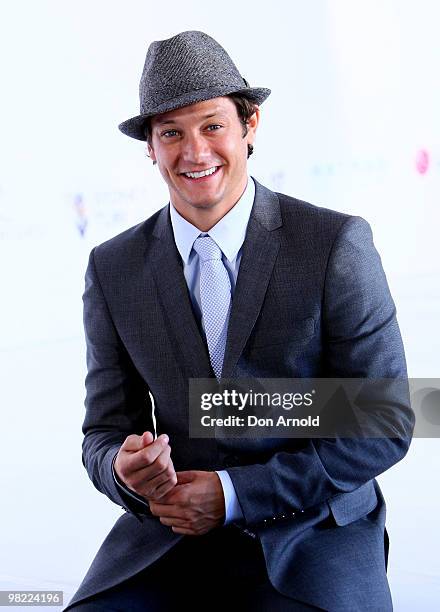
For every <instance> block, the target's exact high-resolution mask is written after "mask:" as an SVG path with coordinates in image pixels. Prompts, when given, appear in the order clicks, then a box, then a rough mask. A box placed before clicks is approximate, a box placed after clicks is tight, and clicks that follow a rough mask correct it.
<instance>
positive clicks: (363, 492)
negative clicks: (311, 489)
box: [327, 480, 378, 526]
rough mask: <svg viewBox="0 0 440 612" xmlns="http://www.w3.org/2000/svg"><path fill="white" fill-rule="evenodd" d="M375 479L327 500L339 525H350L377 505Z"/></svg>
mask: <svg viewBox="0 0 440 612" xmlns="http://www.w3.org/2000/svg"><path fill="white" fill-rule="evenodd" d="M377 502H378V499H377V494H376V490H375V488H374V481H373V480H369V481H368V482H366V483H365V484H363V485H362V486H361V487H359V488H358V489H355V490H354V491H350V493H341V494H340V495H335V496H334V497H331V498H330V499H329V500H327V503H328V505H329V507H330V512H331V513H332V515H333V518H334V519H335V522H336V524H337V525H340V526H342V525H348V524H349V523H354V521H357V520H358V519H360V518H362V517H363V516H366V515H367V514H368V513H369V512H371V511H372V510H374V508H375V507H376V506H377Z"/></svg>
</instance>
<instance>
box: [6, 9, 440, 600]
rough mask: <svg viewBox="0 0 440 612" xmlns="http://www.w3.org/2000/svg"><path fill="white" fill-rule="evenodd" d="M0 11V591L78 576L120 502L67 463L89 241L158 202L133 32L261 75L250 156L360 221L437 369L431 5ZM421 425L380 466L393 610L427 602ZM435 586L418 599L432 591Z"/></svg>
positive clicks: (435, 579)
mask: <svg viewBox="0 0 440 612" xmlns="http://www.w3.org/2000/svg"><path fill="white" fill-rule="evenodd" d="M2 8H3V11H2V17H1V20H0V65H1V73H0V74H1V75H2V77H1V92H2V95H1V113H0V128H1V150H0V239H1V243H0V261H1V272H2V273H1V278H2V294H1V295H2V299H1V302H0V321H1V336H0V372H1V377H2V384H1V387H0V400H1V416H2V421H1V423H2V428H1V445H0V459H1V471H0V487H1V490H2V491H3V503H2V505H1V510H0V512H1V525H0V588H2V589H9V588H12V587H14V588H16V587H18V586H21V587H22V588H26V589H30V588H35V589H42V588H58V589H64V591H65V601H66V602H67V600H68V599H69V597H70V595H71V594H72V593H73V592H74V591H75V589H76V588H77V586H78V584H79V582H80V580H81V578H82V577H83V575H84V573H85V571H86V569H87V568H88V566H89V565H90V562H91V560H92V558H93V556H94V554H95V553H96V551H97V549H98V547H99V545H100V543H101V542H102V540H103V539H104V537H105V535H106V534H107V532H108V531H109V530H110V528H111V526H112V525H113V523H114V520H115V518H116V517H117V516H119V514H120V508H118V507H115V506H113V505H112V504H111V503H110V502H109V501H108V500H107V499H106V498H105V497H104V496H102V495H100V494H99V493H98V492H97V491H96V490H95V489H94V488H93V485H92V484H91V483H90V481H89V480H88V478H87V475H86V472H85V471H84V470H83V468H82V465H81V441H82V435H81V424H82V420H83V417H84V407H83V400H84V384H83V379H84V375H85V347H84V340H83V331H82V310H81V309H82V304H81V295H82V291H83V277H84V271H85V266H86V261H87V257H88V253H89V251H90V249H91V248H92V247H93V246H94V245H95V244H98V243H99V242H101V241H103V240H104V239H106V238H108V237H110V236H113V235H115V234H116V233H119V232H120V231H122V230H123V229H125V228H127V227H129V226H131V225H134V224H135V223H137V222H139V221H141V220H142V219H144V218H146V217H147V216H149V215H150V214H151V213H152V212H153V211H154V210H157V209H158V208H160V207H162V206H163V205H164V204H166V202H167V191H166V189H165V187H164V185H163V183H162V181H161V178H160V176H159V174H158V171H157V169H156V168H153V167H152V165H151V162H150V161H149V160H148V159H146V157H145V147H144V146H143V145H142V143H140V142H137V141H134V140H132V139H129V138H127V137H125V136H123V135H122V134H121V133H120V132H119V131H118V129H117V124H118V123H120V122H121V121H123V120H124V119H127V118H128V117H131V116H133V115H136V114H138V99H137V88H138V81H139V77H140V73H141V70H142V66H143V63H144V59H145V53H146V50H147V46H148V44H149V43H150V42H151V41H152V40H159V39H163V38H168V37H169V36H172V35H174V34H176V33H177V32H179V31H182V30H187V29H201V30H203V31H206V32H207V33H208V34H210V35H212V36H213V37H214V38H216V39H217V40H218V41H219V42H220V43H221V44H222V45H223V46H224V47H225V48H226V49H227V50H228V52H229V53H230V55H231V56H232V58H233V59H234V61H235V62H236V64H237V66H238V67H239V69H240V70H241V72H242V74H243V75H244V76H245V77H246V79H247V80H248V81H249V82H250V83H251V85H254V86H262V87H269V88H271V89H272V95H271V96H270V97H269V99H268V100H267V101H266V102H265V103H264V104H263V106H262V120H261V124H260V128H259V134H258V138H257V142H256V147H255V153H254V155H253V156H252V158H251V160H250V172H251V174H253V175H254V176H255V177H256V178H257V179H258V180H260V181H261V182H262V183H264V184H266V185H267V186H269V187H271V188H273V189H275V190H278V191H283V192H285V193H288V194H290V195H294V196H296V197H299V198H302V199H306V200H308V201H310V202H312V203H315V204H319V205H322V206H326V207H328V208H334V209H337V210H341V211H345V212H349V213H354V214H358V215H361V216H363V217H365V218H366V219H367V220H368V221H369V222H370V224H371V225H372V228H373V233H374V237H375V243H376V245H377V247H378V249H379V252H380V253H381V256H382V260H383V264H384V267H385V270H386V273H387V276H388V280H389V283H390V286H391V290H392V293H393V296H394V299H395V302H396V305H397V310H398V318H399V323H400V326H401V330H402V334H403V337H404V341H405V346H406V351H407V358H408V366H409V373H410V375H411V376H413V377H435V376H437V375H438V372H439V368H438V364H439V360H438V355H439V352H440V333H439V331H438V327H439V326H438V319H439V305H440V287H439V267H440V266H439V262H438V259H439V258H438V254H437V251H438V224H439V221H440V218H439V217H440V215H439V206H438V205H439V195H440V129H439V128H440V120H439V114H438V109H439V108H440V87H439V85H438V83H439V81H438V77H439V73H440V70H439V67H440V61H439V59H440V44H439V42H438V24H439V23H440V5H439V4H438V2H436V0H432V1H428V0H418V1H417V2H415V1H414V2H411V1H409V0H408V1H399V0H396V1H392V0H380V1H379V0H368V1H367V0H357V1H356V2H353V1H350V0H346V1H343V0H328V1H325V0H314V1H313V2H305V1H303V2H300V1H299V0H296V1H290V2H288V1H286V2H281V1H276V0H272V2H253V3H252V4H250V3H238V2H236V1H234V2H230V1H224V2H222V3H221V5H219V4H214V5H213V4H206V3H203V2H200V1H194V2H186V3H181V2H178V1H177V0H170V1H169V2H168V3H167V4H165V3H156V2H149V1H141V0H137V1H135V0H131V1H130V0H126V1H125V2H124V3H122V2H114V1H109V0H107V1H105V2H104V1H96V0H95V2H90V1H88V2H87V1H85V0H76V1H75V2H73V1H70V2H69V1H67V0H65V1H53V2H51V1H50V0H40V1H39V2H38V3H35V2H32V1H28V2H25V1H21V2H20V1H19V0H16V1H14V2H12V1H10V2H4V3H3V4H2ZM439 470H440V444H439V441H438V440H428V439H421V440H420V439H419V440H415V441H414V442H413V445H412V447H411V449H410V451H409V453H408V455H407V457H406V458H405V459H404V460H403V461H402V462H401V463H400V464H398V465H397V466H395V467H394V468H392V469H391V470H389V472H387V473H386V474H384V475H383V476H381V477H380V482H381V485H382V488H383V491H384V494H385V497H386V500H387V503H388V529H389V532H390V538H391V550H390V565H389V576H390V582H391V586H392V591H393V597H394V602H395V609H396V610H397V611H410V610H414V609H416V608H417V609H421V610H424V611H429V610H434V609H438V604H439V602H440V560H439V556H438V545H439V543H440V539H439V536H438V531H437V520H436V519H437V516H438V514H439V511H440V494H439V493H438V473H439ZM436 602H437V605H436Z"/></svg>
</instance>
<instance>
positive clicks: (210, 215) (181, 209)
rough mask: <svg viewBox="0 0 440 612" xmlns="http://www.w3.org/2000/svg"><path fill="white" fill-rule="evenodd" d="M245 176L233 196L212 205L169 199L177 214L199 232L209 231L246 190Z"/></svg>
mask: <svg viewBox="0 0 440 612" xmlns="http://www.w3.org/2000/svg"><path fill="white" fill-rule="evenodd" d="M246 185H247V177H246V181H245V183H244V185H241V186H240V189H239V190H238V191H237V193H236V194H234V196H232V197H231V198H230V199H229V200H227V201H221V202H218V203H216V204H213V205H212V206H206V207H205V206H191V205H188V204H187V203H183V202H181V201H179V200H177V201H173V200H171V203H172V205H173V206H174V208H175V209H176V210H177V212H178V213H179V215H180V216H181V217H183V218H184V219H185V220H186V221H188V223H191V225H194V227H196V228H197V229H199V230H200V231H201V232H209V230H210V229H212V228H213V227H214V225H217V223H218V222H219V221H220V219H222V218H223V217H224V216H225V215H227V214H228V212H229V211H230V210H231V209H232V208H234V206H235V205H236V204H237V202H238V201H239V200H240V198H241V197H242V195H243V193H244V192H245V190H246Z"/></svg>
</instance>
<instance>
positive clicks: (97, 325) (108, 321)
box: [82, 249, 154, 521]
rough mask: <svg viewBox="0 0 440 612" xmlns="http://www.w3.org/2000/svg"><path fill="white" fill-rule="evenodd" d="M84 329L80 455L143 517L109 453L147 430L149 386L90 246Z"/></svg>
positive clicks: (142, 505)
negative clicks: (130, 351) (114, 317)
mask: <svg viewBox="0 0 440 612" xmlns="http://www.w3.org/2000/svg"><path fill="white" fill-rule="evenodd" d="M83 302H84V330H85V337H86V346H87V371H88V373H87V376H86V392H87V393H86V400H85V406H86V415H85V419H84V423H83V427H82V430H83V433H84V440H83V446H82V450H83V452H82V461H83V464H84V466H85V468H86V470H87V472H88V474H89V477H90V479H91V480H92V482H93V484H94V485H95V487H96V488H97V489H98V491H100V492H101V493H104V494H105V495H107V497H109V499H111V500H112V501H113V502H114V503H115V504H118V505H119V506H121V507H122V508H124V509H125V510H126V511H127V512H132V513H133V514H134V515H135V516H136V518H138V519H139V520H140V521H142V516H144V515H146V514H150V515H151V513H150V511H149V508H148V504H147V503H146V502H144V501H142V500H141V499H140V497H139V496H138V499H136V494H133V495H131V494H129V493H128V492H125V491H124V487H123V486H121V485H119V484H118V483H117V482H116V478H115V475H114V473H113V459H114V457H115V455H116V453H117V452H118V450H119V448H120V446H121V445H122V443H123V442H124V440H125V438H126V437H127V436H128V435H130V434H133V433H136V434H138V435H141V434H142V433H143V432H144V431H151V432H152V433H153V435H154V426H153V419H152V406H151V400H150V396H149V389H148V386H147V384H146V383H145V381H144V380H143V379H142V377H141V376H140V374H139V372H138V371H137V370H136V368H135V366H134V365H133V362H132V361H131V359H130V356H129V355H128V353H127V351H126V349H125V347H124V345H123V343H122V341H121V339H120V337H119V335H118V333H117V330H116V328H115V326H114V324H113V321H112V317H111V313H110V311H109V308H108V305H107V302H106V299H105V297H104V294H103V291H102V287H101V284H100V282H99V278H98V274H97V270H96V265H95V249H93V250H92V252H91V254H90V258H89V263H88V267H87V271H86V278H85V291H84V295H83Z"/></svg>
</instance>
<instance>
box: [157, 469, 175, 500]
mask: <svg viewBox="0 0 440 612" xmlns="http://www.w3.org/2000/svg"><path fill="white" fill-rule="evenodd" d="M176 485H177V477H176V475H175V474H172V475H169V476H166V480H165V481H164V482H163V483H162V484H160V485H159V486H157V487H156V490H155V492H154V494H153V497H154V499H155V500H157V501H162V503H163V501H164V500H165V498H166V496H167V495H168V493H170V492H171V491H172V490H173V489H174V487H175V486H176Z"/></svg>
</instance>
